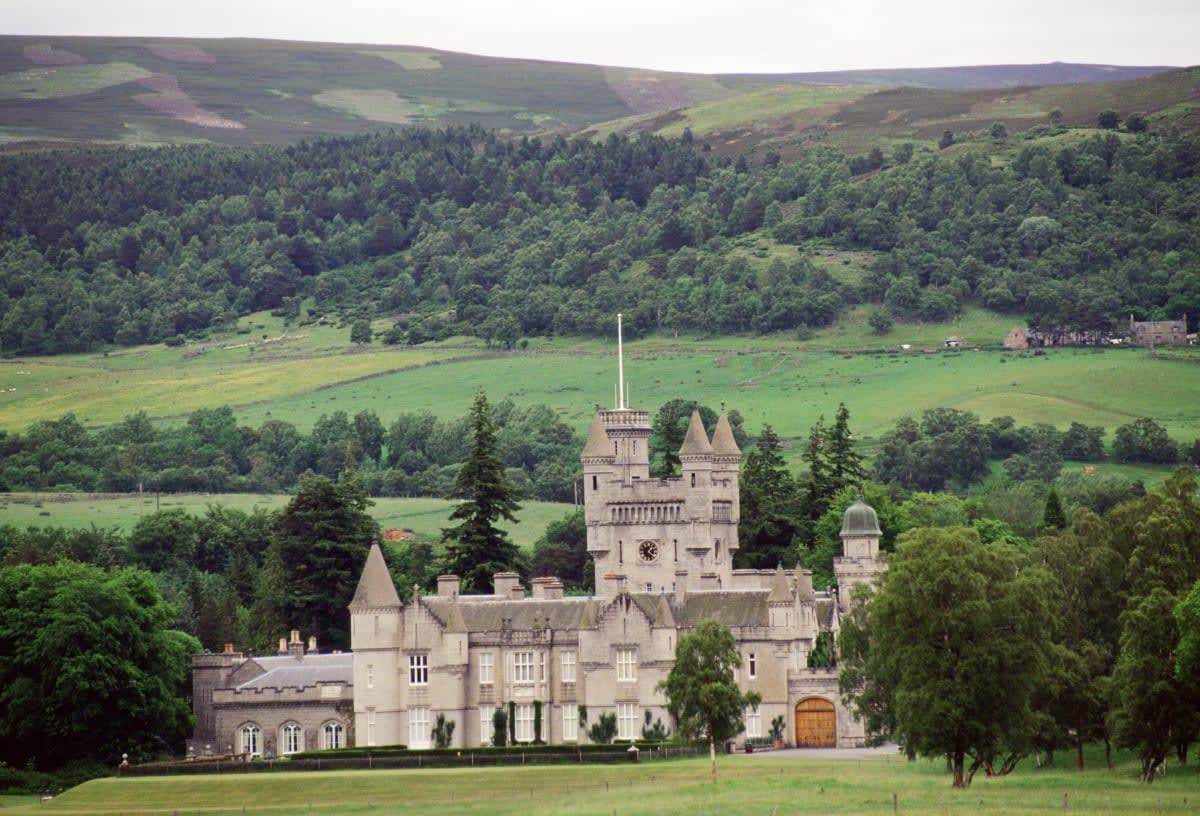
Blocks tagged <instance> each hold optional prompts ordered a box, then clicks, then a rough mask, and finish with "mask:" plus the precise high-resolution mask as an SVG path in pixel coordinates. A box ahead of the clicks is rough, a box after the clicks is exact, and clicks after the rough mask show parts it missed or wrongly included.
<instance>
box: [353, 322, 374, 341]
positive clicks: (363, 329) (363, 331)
mask: <svg viewBox="0 0 1200 816" xmlns="http://www.w3.org/2000/svg"><path fill="white" fill-rule="evenodd" d="M374 337H375V335H374V332H372V330H371V321H370V320H356V321H354V324H353V325H351V326H350V342H351V343H354V344H356V345H359V346H369V345H370V344H371V340H372V339H373V338H374Z"/></svg>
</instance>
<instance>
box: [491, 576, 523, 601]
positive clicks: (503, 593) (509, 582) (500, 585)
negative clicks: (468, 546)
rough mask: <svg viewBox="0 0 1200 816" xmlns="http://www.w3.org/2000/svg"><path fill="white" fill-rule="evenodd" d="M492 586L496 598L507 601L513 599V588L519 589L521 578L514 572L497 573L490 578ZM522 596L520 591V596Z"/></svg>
mask: <svg viewBox="0 0 1200 816" xmlns="http://www.w3.org/2000/svg"><path fill="white" fill-rule="evenodd" d="M492 586H493V587H494V590H493V591H494V592H495V595H496V597H497V598H501V599H504V600H507V599H509V598H511V597H513V587H516V588H517V589H518V590H519V589H521V576H520V575H517V574H516V573H515V572H497V573H496V574H495V575H494V576H492ZM524 594H525V593H524V592H523V591H522V592H521V595H522V596H524Z"/></svg>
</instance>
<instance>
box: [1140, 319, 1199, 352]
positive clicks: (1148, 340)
mask: <svg viewBox="0 0 1200 816" xmlns="http://www.w3.org/2000/svg"><path fill="white" fill-rule="evenodd" d="M1129 337H1130V339H1131V340H1132V341H1133V342H1134V343H1136V344H1138V345H1139V346H1182V345H1184V344H1186V343H1187V342H1188V331H1187V315H1186V314H1185V315H1184V316H1183V317H1182V318H1181V319H1179V320H1134V319H1133V315H1130V316H1129Z"/></svg>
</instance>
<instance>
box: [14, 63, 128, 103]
mask: <svg viewBox="0 0 1200 816" xmlns="http://www.w3.org/2000/svg"><path fill="white" fill-rule="evenodd" d="M150 74H151V72H150V71H147V70H146V69H145V68H142V67H141V66H139V65H134V64H133V63H130V62H109V63H102V64H99V65H39V66H37V67H35V68H29V69H27V70H24V71H16V72H13V73H9V74H0V99H58V98H61V97H67V96H81V95H83V94H89V93H93V92H94V91H98V90H100V89H101V88H108V87H111V86H113V85H121V84H123V83H125V82H133V81H134V80H137V79H143V78H145V77H148V76H150Z"/></svg>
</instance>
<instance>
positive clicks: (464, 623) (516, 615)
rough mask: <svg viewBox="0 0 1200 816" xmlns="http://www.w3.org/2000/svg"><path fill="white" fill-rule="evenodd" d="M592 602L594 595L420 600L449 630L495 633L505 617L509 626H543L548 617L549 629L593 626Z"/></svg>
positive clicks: (573, 628) (525, 627)
mask: <svg viewBox="0 0 1200 816" xmlns="http://www.w3.org/2000/svg"><path fill="white" fill-rule="evenodd" d="M595 603H596V601H595V599H593V598H554V599H547V600H534V599H532V598H525V599H522V600H499V599H496V600H492V599H487V598H480V599H477V600H476V599H472V598H470V597H464V596H459V597H458V599H457V600H454V599H451V598H440V597H437V596H430V597H428V598H422V599H421V604H422V605H423V606H424V607H425V608H426V609H427V610H429V614H431V615H433V617H434V618H436V619H437V621H438V622H439V623H441V624H442V625H443V626H446V627H447V628H448V629H449V630H450V631H461V632H498V631H500V630H501V629H502V628H504V626H505V623H504V621H506V620H507V621H508V624H507V627H508V628H509V629H514V630H521V631H528V630H531V629H545V628H546V626H547V623H546V619H547V618H549V619H550V623H549V626H550V628H552V629H557V630H560V631H573V630H578V629H587V628H591V627H593V626H595V625H596V611H595V609H594V608H592V607H594V606H595ZM460 627H461V628H460Z"/></svg>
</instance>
